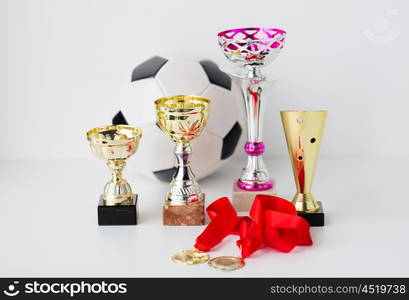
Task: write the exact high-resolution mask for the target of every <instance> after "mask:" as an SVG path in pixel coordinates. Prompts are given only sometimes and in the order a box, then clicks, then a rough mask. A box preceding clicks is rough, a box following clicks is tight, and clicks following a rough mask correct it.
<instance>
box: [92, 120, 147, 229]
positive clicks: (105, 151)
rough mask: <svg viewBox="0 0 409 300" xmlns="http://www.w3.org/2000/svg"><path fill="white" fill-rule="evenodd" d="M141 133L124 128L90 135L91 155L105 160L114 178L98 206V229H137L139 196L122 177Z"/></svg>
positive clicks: (105, 130) (107, 129) (109, 182)
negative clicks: (100, 227)
mask: <svg viewBox="0 0 409 300" xmlns="http://www.w3.org/2000/svg"><path fill="white" fill-rule="evenodd" d="M141 137H142V131H141V130H140V129H139V128H134V127H130V126H124V125H114V126H106V127H98V128H94V129H91V130H90V131H88V132H87V139H88V142H89V144H90V146H91V150H92V152H93V153H94V154H95V155H96V156H97V157H98V158H100V159H102V160H105V161H106V162H107V165H108V167H109V169H110V170H111V172H112V178H111V180H110V181H108V183H107V184H106V185H105V188H104V192H103V194H102V195H101V197H100V202H99V205H98V224H99V225H135V224H136V222H137V220H136V201H137V198H138V195H137V194H133V193H132V189H131V187H130V185H129V183H128V182H127V181H126V180H125V179H124V178H123V177H122V171H123V169H124V168H125V164H126V160H127V159H128V158H129V157H131V156H132V155H133V154H134V153H135V152H136V150H137V149H138V146H139V141H140V139H141Z"/></svg>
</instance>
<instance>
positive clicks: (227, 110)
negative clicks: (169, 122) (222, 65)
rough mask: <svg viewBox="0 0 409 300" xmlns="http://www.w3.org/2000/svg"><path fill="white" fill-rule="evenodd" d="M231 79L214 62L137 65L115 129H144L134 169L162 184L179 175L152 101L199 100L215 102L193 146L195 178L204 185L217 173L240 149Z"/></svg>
mask: <svg viewBox="0 0 409 300" xmlns="http://www.w3.org/2000/svg"><path fill="white" fill-rule="evenodd" d="M237 90H238V89H237V88H233V85H232V81H231V78H230V77H229V76H228V75H227V74H226V73H224V72H222V71H220V70H219V68H218V66H217V65H216V64H215V63H214V62H212V61H210V60H201V61H195V60H189V59H186V58H176V57H175V58H171V59H166V58H163V57H159V56H155V57H152V58H150V59H148V60H147V61H145V62H143V63H142V64H140V65H138V66H137V67H136V68H135V69H134V70H133V72H132V80H131V83H130V84H129V85H128V86H127V87H125V89H124V90H123V91H122V93H121V94H122V95H121V98H122V99H121V107H120V111H119V112H117V114H116V115H115V116H114V118H113V120H112V123H113V124H114V125H117V124H129V125H132V126H136V127H139V128H141V129H142V131H143V137H142V140H141V144H140V147H139V150H138V153H137V155H135V156H134V157H135V158H133V160H135V161H136V162H133V163H132V164H135V165H137V166H138V169H140V170H142V171H143V172H144V173H147V174H149V175H153V177H156V178H157V179H159V180H161V181H170V180H171V179H172V176H173V174H174V173H175V170H176V167H175V157H174V154H173V148H174V146H175V144H174V142H172V141H171V140H170V138H169V137H167V136H166V135H165V134H164V133H163V132H162V131H161V130H160V128H159V126H158V125H157V124H156V112H155V105H154V100H156V99H158V98H161V97H165V96H175V95H197V96H203V97H205V98H209V99H210V100H211V104H210V112H209V119H208V122H207V125H206V127H205V129H204V130H203V132H202V134H201V135H200V136H199V137H198V138H196V139H194V140H193V141H192V148H193V154H192V155H191V157H190V160H191V166H192V170H193V173H194V174H195V175H196V179H200V178H203V177H206V176H208V175H210V174H212V173H213V172H214V171H216V170H217V169H218V168H219V167H220V166H221V165H222V164H223V163H224V162H225V161H226V160H227V159H228V158H229V157H231V156H232V155H233V153H234V151H235V149H236V146H237V144H238V142H239V139H240V136H241V132H242V129H241V126H240V122H239V113H238V107H237V102H236V99H235V97H238V94H237Z"/></svg>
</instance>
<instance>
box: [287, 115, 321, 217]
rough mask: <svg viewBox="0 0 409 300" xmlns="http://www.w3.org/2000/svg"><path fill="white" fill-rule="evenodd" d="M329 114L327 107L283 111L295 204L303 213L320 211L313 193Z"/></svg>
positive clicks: (298, 210)
mask: <svg viewBox="0 0 409 300" xmlns="http://www.w3.org/2000/svg"><path fill="white" fill-rule="evenodd" d="M327 114H328V112H327V111H326V110H319V111H281V120H282V122H283V127H284V132H285V137H286V140H287V146H288V152H289V154H290V159H291V164H292V167H293V173H294V179H295V184H296V186H297V193H296V194H295V196H294V199H293V201H292V203H293V204H294V205H295V207H296V209H297V212H299V213H305V214H311V213H315V212H318V211H319V210H320V205H319V204H318V202H317V201H316V200H315V198H314V196H313V195H312V194H311V185H312V181H313V179H314V172H315V167H316V164H317V159H318V154H319V151H320V145H321V139H322V135H323V131H324V126H325V121H326V119H327Z"/></svg>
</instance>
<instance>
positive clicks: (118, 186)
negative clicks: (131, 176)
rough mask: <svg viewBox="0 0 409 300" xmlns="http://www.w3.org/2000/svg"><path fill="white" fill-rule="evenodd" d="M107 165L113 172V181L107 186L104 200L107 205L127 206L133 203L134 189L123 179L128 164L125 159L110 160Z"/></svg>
mask: <svg viewBox="0 0 409 300" xmlns="http://www.w3.org/2000/svg"><path fill="white" fill-rule="evenodd" d="M107 165H108V167H109V169H110V170H111V172H112V178H111V180H110V181H109V182H108V183H107V184H106V185H105V188H104V194H103V199H104V202H105V205H118V204H121V205H126V204H128V203H129V201H132V189H131V187H130V185H129V183H128V182H127V181H126V180H125V179H124V178H123V177H122V172H123V170H124V168H125V165H126V162H125V160H124V159H110V160H108V161H107Z"/></svg>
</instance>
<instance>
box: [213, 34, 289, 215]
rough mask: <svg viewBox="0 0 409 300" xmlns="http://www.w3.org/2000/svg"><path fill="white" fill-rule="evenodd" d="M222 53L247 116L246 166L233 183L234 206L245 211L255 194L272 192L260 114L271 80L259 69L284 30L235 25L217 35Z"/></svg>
mask: <svg viewBox="0 0 409 300" xmlns="http://www.w3.org/2000/svg"><path fill="white" fill-rule="evenodd" d="M217 36H218V41H219V45H220V47H221V49H222V50H223V53H224V55H225V56H226V57H227V59H228V60H229V61H231V62H233V63H234V64H236V66H238V67H240V70H241V71H240V73H239V74H233V73H230V76H231V78H232V80H233V81H234V82H235V83H236V84H237V85H238V86H239V87H240V89H241V91H242V95H243V100H244V106H245V112H246V116H247V142H246V144H245V146H244V150H245V152H246V154H247V156H248V158H247V165H246V167H245V168H244V169H243V171H242V173H241V176H240V177H239V178H238V179H237V180H235V181H234V184H233V205H234V207H235V208H236V209H237V210H239V211H248V210H249V209H250V207H251V205H252V203H253V200H254V196H255V195H256V194H274V190H275V184H274V181H273V180H272V179H271V178H270V175H269V173H268V171H267V169H266V167H265V165H264V162H263V157H262V155H263V153H264V150H265V145H264V142H263V115H264V106H265V102H266V101H267V99H268V98H270V96H271V90H272V86H273V84H274V80H268V79H267V78H266V77H265V76H264V75H263V74H262V72H261V69H262V67H265V66H267V65H268V64H270V63H271V62H272V61H274V60H275V58H276V57H277V56H278V54H279V53H280V51H281V49H282V48H283V46H284V42H285V38H286V32H285V31H284V30H281V29H276V28H259V27H252V28H238V29H231V30H225V31H222V32H220V33H219V34H218V35H217Z"/></svg>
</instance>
